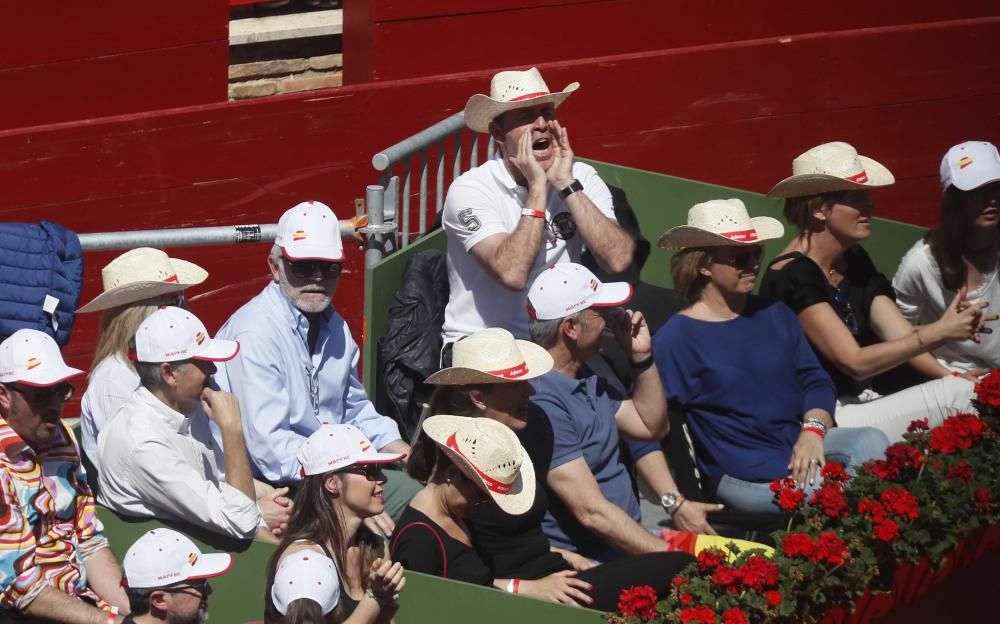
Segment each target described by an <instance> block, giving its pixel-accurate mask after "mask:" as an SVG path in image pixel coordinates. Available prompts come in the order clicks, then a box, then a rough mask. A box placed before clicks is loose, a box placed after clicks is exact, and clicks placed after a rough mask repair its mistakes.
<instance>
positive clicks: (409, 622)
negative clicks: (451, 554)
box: [97, 506, 603, 624]
mask: <svg viewBox="0 0 1000 624" xmlns="http://www.w3.org/2000/svg"><path fill="white" fill-rule="evenodd" d="M97 513H98V516H99V517H100V519H101V522H103V523H104V534H105V536H107V538H108V540H109V541H110V542H111V550H112V551H114V553H115V556H116V557H118V560H119V561H120V560H121V558H122V557H124V556H125V552H126V551H127V550H128V549H129V546H131V545H132V543H133V542H135V540H137V539H139V537H140V536H141V535H142V534H144V533H145V532H146V531H149V530H150V529H158V528H163V527H164V526H168V525H166V524H164V523H162V522H160V521H158V520H136V519H131V518H128V519H127V518H124V517H122V516H119V515H118V514H115V513H114V512H112V511H110V510H108V509H106V508H104V507H100V506H99V507H98V508H97ZM170 528H173V529H176V530H178V531H181V532H183V533H184V534H186V535H188V536H189V537H191V539H192V540H194V542H195V543H196V544H197V545H198V548H200V549H201V550H202V552H232V553H233V554H234V562H233V568H232V569H231V570H230V571H229V572H228V573H227V574H225V575H223V576H220V577H218V578H215V579H212V589H213V592H212V596H211V598H209V613H210V615H211V618H210V621H212V622H220V623H222V624H240V623H242V622H249V621H254V620H262V619H263V617H264V582H265V574H264V573H265V570H266V569H267V562H268V560H269V559H270V557H271V555H272V554H273V553H274V548H275V547H274V545H273V544H267V543H264V542H259V541H254V542H241V541H238V540H233V539H227V538H225V537H221V536H218V535H214V534H210V533H207V532H202V531H198V530H194V531H192V530H191V528H190V527H179V526H175V525H170ZM395 619H396V622H398V623H399V624H424V623H426V624H431V623H435V624H437V623H440V624H466V623H467V622H472V621H475V622H476V623H477V624H511V623H512V622H518V621H521V622H547V623H549V624H600V623H601V622H602V621H603V619H602V614H601V613H600V612H599V611H592V610H590V609H576V608H573V607H567V606H563V605H559V604H554V603H550V602H542V601H539V600H534V599H532V598H526V597H524V596H511V595H509V594H505V593H503V592H501V591H497V590H496V589H492V588H489V587H482V586H479V585H469V584H467V583H460V582H458V581H449V580H445V579H442V578H438V577H435V576H428V575H426V574H419V573H417V572H407V573H406V588H405V589H404V590H403V593H402V595H401V597H400V609H399V612H398V613H397V614H396V618H395Z"/></svg>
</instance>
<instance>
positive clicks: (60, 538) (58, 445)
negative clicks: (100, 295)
mask: <svg viewBox="0 0 1000 624" xmlns="http://www.w3.org/2000/svg"><path fill="white" fill-rule="evenodd" d="M81 373H82V371H80V370H78V369H75V368H71V367H69V366H66V364H65V362H63V359H62V355H61V354H60V353H59V347H58V346H57V345H56V343H55V341H54V340H53V339H52V338H51V337H49V336H48V335H46V334H44V333H42V332H39V331H36V330H33V329H21V330H18V331H17V332H15V333H14V334H13V335H12V336H10V337H9V338H7V339H6V340H4V341H3V343H0V511H2V513H0V540H2V541H3V544H4V548H3V549H2V550H0V607H2V608H3V609H5V610H10V611H14V612H17V613H19V614H20V615H21V616H23V617H25V618H26V619H27V620H31V621H38V620H45V621H54V622H64V623H76V622H80V623H93V624H105V623H107V622H114V621H115V619H116V618H117V613H118V609H121V610H122V612H123V613H127V612H128V599H127V598H126V597H125V594H124V592H123V591H122V590H121V587H120V586H119V583H120V581H121V568H120V567H119V566H118V562H117V561H116V560H115V557H114V555H113V554H112V553H111V550H110V549H109V548H108V541H107V540H106V539H105V538H104V536H103V535H102V533H101V531H102V526H101V523H100V522H99V521H98V520H97V516H96V515H95V513H94V499H93V496H92V494H91V492H90V487H89V486H88V485H87V479H86V475H85V474H84V472H83V469H82V468H81V466H80V452H79V449H78V448H77V446H76V442H75V440H74V439H73V436H72V434H71V433H70V431H69V428H68V427H66V425H65V424H64V423H63V422H62V420H61V415H62V409H63V405H64V404H65V402H66V401H67V400H68V399H69V398H70V397H71V396H73V386H72V385H71V384H70V383H69V381H68V380H69V379H71V378H73V377H75V376H77V375H79V374H81Z"/></svg>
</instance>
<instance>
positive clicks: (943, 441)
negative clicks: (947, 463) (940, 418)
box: [929, 414, 986, 455]
mask: <svg viewBox="0 0 1000 624" xmlns="http://www.w3.org/2000/svg"><path fill="white" fill-rule="evenodd" d="M985 431H986V423H984V422H983V421H981V420H980V419H979V417H978V416H976V415H975V414H955V415H954V416H950V417H948V418H946V419H945V421H944V423H943V424H942V425H941V426H940V427H938V428H936V429H933V430H932V431H931V440H930V444H929V447H930V449H931V450H932V451H935V452H937V453H941V454H942V455H951V454H953V453H957V452H958V451H961V450H964V449H967V448H969V447H971V446H972V445H973V444H974V443H975V442H976V440H978V439H979V438H981V437H982V435H983V433H984V432H985Z"/></svg>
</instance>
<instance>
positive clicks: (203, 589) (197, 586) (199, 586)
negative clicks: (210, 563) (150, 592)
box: [161, 580, 212, 596]
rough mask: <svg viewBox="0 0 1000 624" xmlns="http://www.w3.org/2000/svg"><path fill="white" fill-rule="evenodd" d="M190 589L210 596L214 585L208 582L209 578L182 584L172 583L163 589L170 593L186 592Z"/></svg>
mask: <svg viewBox="0 0 1000 624" xmlns="http://www.w3.org/2000/svg"><path fill="white" fill-rule="evenodd" d="M189 589H193V590H195V591H196V592H198V593H199V594H201V595H202V596H208V595H209V594H211V593H212V586H211V585H209V584H208V581H207V580H201V581H195V582H193V583H184V584H182V585H171V586H170V587H164V588H163V589H162V590H161V591H163V592H166V593H168V594H180V593H184V592H186V591H187V590H189Z"/></svg>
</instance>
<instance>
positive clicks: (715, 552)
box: [698, 548, 726, 572]
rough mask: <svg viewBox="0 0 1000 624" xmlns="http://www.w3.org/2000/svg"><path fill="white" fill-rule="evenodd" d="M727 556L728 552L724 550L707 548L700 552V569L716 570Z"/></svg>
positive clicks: (703, 570) (704, 570)
mask: <svg viewBox="0 0 1000 624" xmlns="http://www.w3.org/2000/svg"><path fill="white" fill-rule="evenodd" d="M725 558H726V554H725V553H724V552H722V550H721V549H719V548H706V549H705V550H703V551H701V552H700V553H698V569H700V570H701V571H702V572H708V571H709V570H714V569H715V568H717V567H719V564H721V563H722V560H723V559H725Z"/></svg>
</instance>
